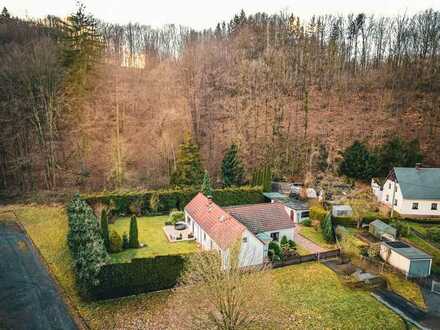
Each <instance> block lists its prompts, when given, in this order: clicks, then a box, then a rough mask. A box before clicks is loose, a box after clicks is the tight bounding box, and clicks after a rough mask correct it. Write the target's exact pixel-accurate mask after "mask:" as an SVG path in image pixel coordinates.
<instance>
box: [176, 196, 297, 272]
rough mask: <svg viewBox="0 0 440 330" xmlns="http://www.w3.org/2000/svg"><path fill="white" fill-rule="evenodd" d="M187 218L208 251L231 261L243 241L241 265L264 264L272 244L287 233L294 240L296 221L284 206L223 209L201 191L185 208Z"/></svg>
mask: <svg viewBox="0 0 440 330" xmlns="http://www.w3.org/2000/svg"><path fill="white" fill-rule="evenodd" d="M185 221H186V223H187V225H188V226H189V227H190V229H191V230H192V232H193V234H194V237H195V239H196V241H197V242H198V243H199V244H200V246H201V247H202V248H203V249H205V250H216V251H219V252H220V253H221V255H222V257H223V260H224V262H225V263H226V262H227V258H228V255H229V251H230V248H231V247H232V246H233V245H234V244H235V243H236V242H240V255H239V258H240V265H241V266H253V265H259V264H262V263H263V262H264V261H265V258H266V257H267V252H268V244H269V243H270V242H271V241H272V240H278V239H280V238H281V237H282V236H283V235H286V237H287V238H288V239H293V230H294V229H293V228H294V224H293V222H292V221H291V220H290V218H289V215H288V214H287V212H285V210H284V207H283V206H282V205H278V204H277V205H273V204H269V203H268V204H255V205H245V206H236V207H229V208H225V209H223V208H221V207H220V206H218V205H217V204H215V203H214V202H213V201H212V200H211V199H209V198H207V197H206V196H204V195H203V194H202V193H198V194H197V195H196V196H195V197H194V198H193V199H192V200H191V202H190V203H189V204H188V205H187V206H186V207H185Z"/></svg>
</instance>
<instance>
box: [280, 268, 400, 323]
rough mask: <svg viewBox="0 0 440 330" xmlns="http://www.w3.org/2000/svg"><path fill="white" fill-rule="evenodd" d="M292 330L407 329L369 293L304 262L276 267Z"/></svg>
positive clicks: (329, 272)
mask: <svg viewBox="0 0 440 330" xmlns="http://www.w3.org/2000/svg"><path fill="white" fill-rule="evenodd" d="M274 272H275V278H276V279H277V282H278V283H279V285H280V294H281V298H282V300H283V301H284V303H285V307H286V308H287V311H288V313H289V314H290V315H291V316H292V318H293V320H292V329H405V325H404V323H403V322H402V320H401V319H400V318H399V317H398V316H397V315H396V314H394V313H393V312H391V311H390V310H389V309H388V308H386V307H385V306H384V305H382V304H381V303H379V302H378V301H377V300H376V299H375V298H373V297H372V296H371V295H370V293H369V292H367V291H363V290H353V289H350V288H348V287H346V286H344V285H343V284H342V283H341V282H340V281H339V279H338V277H337V276H336V274H335V273H334V272H333V271H331V270H330V269H329V268H327V267H326V266H324V265H322V264H319V263H304V264H300V265H295V266H289V267H284V268H278V269H276V270H274Z"/></svg>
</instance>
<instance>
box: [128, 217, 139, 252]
mask: <svg viewBox="0 0 440 330" xmlns="http://www.w3.org/2000/svg"><path fill="white" fill-rule="evenodd" d="M128 245H129V246H130V248H132V249H137V248H138V247H139V239H138V226H137V218H136V216H134V215H133V216H132V217H131V219H130V234H129V242H128Z"/></svg>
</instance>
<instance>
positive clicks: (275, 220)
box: [225, 203, 295, 234]
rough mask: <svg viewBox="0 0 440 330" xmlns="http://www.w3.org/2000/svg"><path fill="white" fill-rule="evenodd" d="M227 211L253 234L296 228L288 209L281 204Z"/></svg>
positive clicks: (233, 207) (229, 208) (237, 208)
mask: <svg viewBox="0 0 440 330" xmlns="http://www.w3.org/2000/svg"><path fill="white" fill-rule="evenodd" d="M225 210H226V211H227V212H229V214H231V215H232V216H233V217H234V218H235V219H237V220H238V221H240V222H241V223H242V224H243V225H245V226H246V227H247V228H248V229H249V231H251V232H252V233H253V234H260V233H262V232H265V231H274V230H281V229H290V228H293V227H295V225H294V223H293V221H292V220H291V219H290V217H289V215H288V214H287V212H286V209H285V208H284V206H283V205H282V204H279V203H263V204H253V205H242V206H232V207H227V208H225Z"/></svg>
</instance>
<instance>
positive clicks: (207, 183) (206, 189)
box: [200, 170, 213, 197]
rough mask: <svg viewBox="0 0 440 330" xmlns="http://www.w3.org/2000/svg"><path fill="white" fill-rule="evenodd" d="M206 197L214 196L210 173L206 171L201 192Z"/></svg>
mask: <svg viewBox="0 0 440 330" xmlns="http://www.w3.org/2000/svg"><path fill="white" fill-rule="evenodd" d="M200 191H201V192H202V193H203V195H205V196H211V197H212V196H213V195H212V187H211V179H210V178H209V173H208V171H207V170H205V176H204V177H203V183H202V189H201V190H200Z"/></svg>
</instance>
